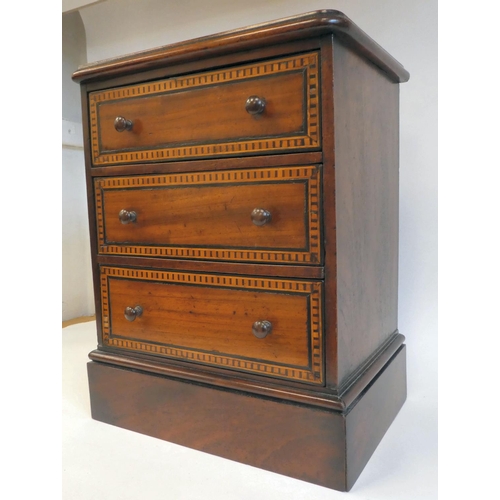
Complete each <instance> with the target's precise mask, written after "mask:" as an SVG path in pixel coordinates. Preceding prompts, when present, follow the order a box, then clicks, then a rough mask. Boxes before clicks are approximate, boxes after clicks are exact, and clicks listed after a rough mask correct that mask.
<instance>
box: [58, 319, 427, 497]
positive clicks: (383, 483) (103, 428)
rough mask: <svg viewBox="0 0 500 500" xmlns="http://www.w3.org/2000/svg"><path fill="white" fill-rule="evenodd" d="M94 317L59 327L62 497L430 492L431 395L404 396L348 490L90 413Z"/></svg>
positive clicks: (401, 494) (407, 494) (408, 494)
mask: <svg viewBox="0 0 500 500" xmlns="http://www.w3.org/2000/svg"><path fill="white" fill-rule="evenodd" d="M95 347H96V326H95V321H90V322H86V323H80V324H74V325H71V326H68V327H66V328H63V500H160V499H161V500H211V499H214V500H215V499H217V500H256V499H259V500H271V499H272V500H332V499H333V500H335V499H340V498H346V499H347V498H348V499H349V500H361V499H363V500H368V499H369V500H416V499H419V500H430V499H436V498H437V439H436V435H437V432H436V427H437V424H436V410H435V402H434V401H431V400H429V399H428V398H426V397H425V391H418V392H417V394H415V395H412V394H409V395H408V399H407V401H406V403H405V405H404V406H403V408H402V410H401V411H400V413H399V415H398V416H397V417H396V420H395V421H394V423H393V425H392V426H391V428H390V429H389V430H388V432H387V434H386V435H385V437H384V438H383V440H382V442H381V443H380V445H379V447H378V448H377V450H376V451H375V453H374V454H373V456H372V458H371V460H370V461H369V462H368V465H367V466H366V468H365V470H364V471H363V473H362V474H361V476H360V478H359V479H358V481H357V483H356V484H355V485H354V487H353V489H352V490H351V491H350V492H349V493H339V492H337V491H333V490H329V489H326V488H323V487H320V486H316V485H312V484H309V483H306V482H303V481H299V480H296V479H292V478H288V477H285V476H281V475H279V474H274V473H272V472H267V471H263V470H260V469H257V468H255V467H250V466H247V465H243V464H239V463H237V462H233V461H230V460H226V459H223V458H219V457H215V456H212V455H209V454H206V453H202V452H199V451H194V450H190V449H188V448H185V447H183V446H179V445H175V444H171V443H168V442H165V441H161V440H159V439H155V438H151V437H148V436H143V435H141V434H137V433H135V432H131V431H127V430H124V429H120V428H117V427H113V426H111V425H107V424H103V423H101V422H97V421H94V420H92V419H91V417H90V402H89V394H88V388H87V372H86V364H87V362H88V357H87V354H88V353H89V352H90V351H91V350H93V349H95Z"/></svg>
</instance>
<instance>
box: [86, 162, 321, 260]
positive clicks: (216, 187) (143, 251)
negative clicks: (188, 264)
mask: <svg viewBox="0 0 500 500" xmlns="http://www.w3.org/2000/svg"><path fill="white" fill-rule="evenodd" d="M320 176H321V170H320V168H319V167H316V166H307V167H288V168H274V169H249V170H239V171H234V170H233V171H227V172H204V173H200V174H190V173H188V174H185V175H177V174H172V175H164V176H145V177H121V178H115V177H110V178H99V179H96V180H95V181H94V184H95V195H96V213H97V224H98V234H99V252H100V253H103V254H133V255H145V256H151V257H176V258H183V257H184V258H202V259H210V260H231V261H271V262H297V263H301V264H318V263H320V262H321V257H322V249H321V237H320V234H321V221H320V199H319V196H320V192H321V187H320ZM255 208H264V209H266V210H268V211H270V212H271V214H272V218H271V221H270V222H269V223H268V224H266V225H264V226H260V227H259V226H256V225H255V224H253V223H252V220H251V214H252V211H253V210H254V209H255ZM122 210H126V211H133V212H134V213H135V214H136V221H135V222H131V223H128V224H122V223H121V221H120V219H119V217H118V216H119V213H120V212H121V211H122Z"/></svg>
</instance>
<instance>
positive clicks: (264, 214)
mask: <svg viewBox="0 0 500 500" xmlns="http://www.w3.org/2000/svg"><path fill="white" fill-rule="evenodd" d="M250 218H251V219H252V222H253V223H254V224H255V225H256V226H263V225H264V224H267V223H268V222H271V212H269V210H266V209H265V208H254V209H253V210H252V213H251V215H250Z"/></svg>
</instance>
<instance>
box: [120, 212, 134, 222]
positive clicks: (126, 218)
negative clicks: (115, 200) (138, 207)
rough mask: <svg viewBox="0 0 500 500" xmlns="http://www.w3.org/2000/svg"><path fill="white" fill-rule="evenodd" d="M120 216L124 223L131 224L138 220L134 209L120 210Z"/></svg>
mask: <svg viewBox="0 0 500 500" xmlns="http://www.w3.org/2000/svg"><path fill="white" fill-rule="evenodd" d="M118 218H119V219H120V222H121V223H122V224H129V223H130V222H135V221H136V220H137V214H136V213H135V212H134V211H133V210H132V211H131V212H129V211H128V210H120V213H119V214H118Z"/></svg>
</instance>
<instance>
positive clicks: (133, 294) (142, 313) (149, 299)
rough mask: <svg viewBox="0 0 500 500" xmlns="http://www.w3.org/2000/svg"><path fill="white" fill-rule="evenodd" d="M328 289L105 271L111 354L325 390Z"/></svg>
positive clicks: (300, 283) (105, 333) (144, 271)
mask: <svg viewBox="0 0 500 500" xmlns="http://www.w3.org/2000/svg"><path fill="white" fill-rule="evenodd" d="M321 291H322V285H321V282H316V281H301V280H279V279H262V278H259V279H257V278H252V277H242V276H228V275H212V274H196V273H187V272H172V271H158V270H150V269H129V268H117V267H108V266H103V267H101V299H102V321H103V325H102V326H103V343H104V345H106V346H110V347H115V348H120V349H126V350H131V351H138V352H144V353H148V354H155V355H159V356H162V357H167V358H176V359H182V360H186V361H190V362H195V363H200V364H204V365H213V366H217V367H222V368H229V369H234V370H238V371H242V372H251V373H257V374H262V375H267V376H272V377H278V378H282V379H291V380H296V381H302V382H309V383H314V384H322V383H323V372H324V370H323V338H322V337H323V330H322V321H321V319H322V312H321V304H322V297H321Z"/></svg>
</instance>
